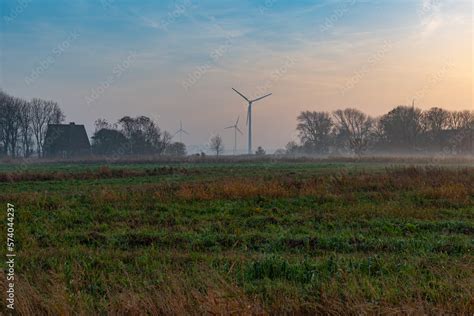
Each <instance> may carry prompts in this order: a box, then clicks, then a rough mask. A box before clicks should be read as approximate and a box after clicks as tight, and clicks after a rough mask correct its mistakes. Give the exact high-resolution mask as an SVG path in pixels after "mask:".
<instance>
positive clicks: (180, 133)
mask: <svg viewBox="0 0 474 316" xmlns="http://www.w3.org/2000/svg"><path fill="white" fill-rule="evenodd" d="M183 133H184V134H186V135H189V133H188V132H186V131H185V130H184V129H183V122H182V121H179V130H178V131H177V132H176V133H174V135H173V137H175V136H176V134H179V142H180V143H182V142H183V141H182V138H183Z"/></svg>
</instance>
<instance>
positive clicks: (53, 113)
mask: <svg viewBox="0 0 474 316" xmlns="http://www.w3.org/2000/svg"><path fill="white" fill-rule="evenodd" d="M64 119H65V116H64V114H63V112H62V110H61V108H60V107H59V105H58V104H57V103H56V102H54V101H49V100H42V99H39V98H34V99H32V100H30V101H27V100H24V99H22V98H17V97H13V96H10V95H8V94H6V93H5V92H3V91H0V156H11V157H18V156H22V157H30V156H32V155H33V154H36V155H37V156H38V157H42V156H43V146H44V142H45V136H46V130H47V128H48V125H49V124H60V123H62V122H63V121H64Z"/></svg>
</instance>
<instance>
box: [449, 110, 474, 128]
mask: <svg viewBox="0 0 474 316" xmlns="http://www.w3.org/2000/svg"><path fill="white" fill-rule="evenodd" d="M473 113H474V112H473ZM473 113H471V112H469V111H467V110H466V111H454V112H451V113H449V116H448V123H447V126H448V128H450V129H454V130H461V129H468V128H469V127H470V125H471V124H472V123H471V122H473V121H474V114H473Z"/></svg>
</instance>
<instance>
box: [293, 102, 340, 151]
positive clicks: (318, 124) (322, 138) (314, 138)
mask: <svg viewBox="0 0 474 316" xmlns="http://www.w3.org/2000/svg"><path fill="white" fill-rule="evenodd" d="M297 120H298V126H297V128H296V129H297V130H298V132H299V137H300V140H301V143H302V144H305V145H307V146H310V147H312V148H314V150H315V151H318V152H326V151H327V149H328V145H329V134H330V133H331V130H332V128H333V126H334V124H333V122H332V119H331V117H330V115H329V113H327V112H310V111H304V112H301V114H300V115H299V116H298V118H297Z"/></svg>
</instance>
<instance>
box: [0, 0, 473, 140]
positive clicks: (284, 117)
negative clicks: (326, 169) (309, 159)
mask: <svg viewBox="0 0 474 316" xmlns="http://www.w3.org/2000/svg"><path fill="white" fill-rule="evenodd" d="M0 10H1V16H2V21H1V29H0V36H1V47H0V48H1V64H0V66H1V68H0V71H1V73H0V87H1V88H2V89H4V90H5V91H7V92H9V93H11V94H15V95H18V96H22V97H25V98H31V97H42V98H47V99H53V100H56V101H58V102H59V103H60V104H61V106H62V107H63V108H64V110H65V112H66V115H67V119H68V120H71V121H76V122H81V123H84V124H86V125H87V126H88V128H89V130H91V128H92V125H93V121H94V119H95V118H97V117H105V118H107V119H109V120H111V121H114V120H116V119H117V118H119V117H120V116H122V115H127V114H128V115H135V114H136V115H139V114H143V115H148V116H150V117H153V118H155V119H156V120H157V121H158V122H159V124H160V126H162V127H163V128H164V129H167V130H170V131H174V130H175V129H176V128H177V125H178V122H179V120H183V122H184V124H185V125H186V126H188V127H187V129H188V130H190V131H191V132H192V136H191V137H189V138H188V139H187V140H186V142H187V144H188V145H202V144H205V143H206V142H207V140H208V139H209V137H210V136H211V135H213V134H215V133H220V134H222V135H223V136H224V137H225V140H226V141H227V143H228V144H227V145H228V146H227V147H228V149H231V148H232V144H231V139H232V137H231V136H232V135H227V134H226V132H225V131H223V130H222V127H223V126H227V125H229V124H228V123H229V122H232V121H233V120H234V118H235V117H237V116H239V115H240V116H244V115H245V107H244V105H243V104H242V102H241V100H239V98H238V97H236V96H235V95H234V94H232V91H231V87H236V88H240V89H241V90H243V91H245V92H246V93H248V94H249V95H258V94H260V93H263V92H264V90H269V92H273V93H274V96H272V99H268V100H266V101H265V102H264V103H262V104H261V105H259V106H258V108H256V109H255V111H256V113H255V119H256V126H255V137H256V139H255V144H256V145H264V146H267V147H269V148H277V147H281V146H284V144H285V143H286V142H288V141H289V140H291V139H292V138H294V137H295V135H296V133H295V131H294V128H295V117H296V115H297V114H298V112H299V111H301V110H306V109H308V110H325V111H331V110H334V109H336V108H339V107H345V106H355V107H358V108H360V109H362V110H364V111H367V112H371V113H372V114H374V115H379V114H381V113H383V112H384V111H386V110H388V109H390V108H391V107H392V106H395V105H398V104H403V103H406V101H407V100H409V99H411V98H413V97H416V98H417V99H418V100H419V102H420V106H422V107H429V106H434V105H437V106H444V107H447V108H452V109H454V108H469V107H472V3H471V1H468V0H443V1H439V0H400V1H388V0H365V1H364V0H359V1H357V0H347V1H337V0H322V1H307V0H304V1H288V0H260V1H228V0H221V1H211V0H207V1H198V0H179V1H157V0H155V1H151V0H150V1H120V0H97V1H92V0H75V1H59V0H55V1H54V0H42V1H40V0H2V1H1V7H0ZM439 73H441V77H442V80H431V81H430V78H431V77H436V78H437V77H439V76H440V75H439ZM437 74H438V75H437ZM430 82H434V83H431V84H430ZM440 87H442V89H440ZM270 90H271V91H270ZM275 121H279V122H280V123H281V124H279V126H278V129H275V126H274V122H275ZM244 145H245V143H244V140H243V139H242V140H241V146H240V147H242V148H243V147H244Z"/></svg>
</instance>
